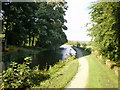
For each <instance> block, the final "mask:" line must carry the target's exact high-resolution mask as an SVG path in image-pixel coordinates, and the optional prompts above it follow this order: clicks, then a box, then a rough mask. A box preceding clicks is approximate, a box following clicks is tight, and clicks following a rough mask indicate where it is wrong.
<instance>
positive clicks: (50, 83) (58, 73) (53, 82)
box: [33, 58, 78, 89]
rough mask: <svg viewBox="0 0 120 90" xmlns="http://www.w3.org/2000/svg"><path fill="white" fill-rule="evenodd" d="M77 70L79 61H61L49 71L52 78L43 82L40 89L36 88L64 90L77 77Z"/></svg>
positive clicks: (71, 59)
mask: <svg viewBox="0 0 120 90" xmlns="http://www.w3.org/2000/svg"><path fill="white" fill-rule="evenodd" d="M77 69H78V60H77V59H74V60H73V58H70V59H68V60H66V61H59V62H58V63H57V64H55V65H54V66H53V67H50V69H49V70H48V71H47V73H49V74H50V78H49V79H47V80H45V81H42V82H41V83H40V87H35V88H64V87H65V86H66V85H67V84H68V82H70V81H71V79H72V78H73V77H74V76H75V74H76V72H77ZM33 89H34V88H33Z"/></svg>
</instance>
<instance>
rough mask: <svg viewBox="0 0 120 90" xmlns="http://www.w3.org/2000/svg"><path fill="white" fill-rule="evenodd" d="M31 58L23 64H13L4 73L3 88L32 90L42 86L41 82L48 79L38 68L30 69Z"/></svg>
mask: <svg viewBox="0 0 120 90" xmlns="http://www.w3.org/2000/svg"><path fill="white" fill-rule="evenodd" d="M31 60H32V59H31V57H26V58H25V59H24V63H23V64H17V63H15V62H12V63H11V68H8V69H7V70H6V71H3V73H2V74H3V75H2V88H9V89H13V88H14V89H16V88H22V89H26V88H31V87H33V86H35V85H38V84H40V81H41V80H43V79H45V78H46V77H48V76H49V75H48V74H44V73H42V72H40V70H38V67H35V68H34V69H30V67H29V65H30V63H31Z"/></svg>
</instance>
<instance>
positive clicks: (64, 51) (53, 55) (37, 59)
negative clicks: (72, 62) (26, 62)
mask: <svg viewBox="0 0 120 90" xmlns="http://www.w3.org/2000/svg"><path fill="white" fill-rule="evenodd" d="M75 55H76V51H75V50H74V49H73V48H72V47H71V46H66V45H63V46H61V47H60V48H59V50H56V51H55V50H46V51H43V52H40V53H38V54H35V55H32V63H31V66H30V67H31V68H33V67H34V66H38V65H39V69H44V68H46V69H49V65H54V64H55V63H56V62H58V61H59V60H65V59H66V57H67V56H75ZM19 60H21V59H19ZM22 61H23V60H22ZM3 64H4V69H6V67H9V62H5V63H3Z"/></svg>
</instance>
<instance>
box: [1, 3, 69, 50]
mask: <svg viewBox="0 0 120 90" xmlns="http://www.w3.org/2000/svg"><path fill="white" fill-rule="evenodd" d="M2 5H3V6H2V12H3V34H5V39H4V40H5V42H6V44H9V45H17V46H26V45H29V46H37V47H42V48H47V49H55V48H57V47H59V46H60V45H62V44H64V43H66V42H67V39H66V35H65V33H64V32H63V30H67V27H66V26H65V25H64V23H65V22H66V20H65V19H64V15H65V11H66V10H67V6H66V2H65V1H63V2H39V3H38V2H37V3H35V2H29V3H28V2H19V3H17V2H7V3H6V2H3V4H2Z"/></svg>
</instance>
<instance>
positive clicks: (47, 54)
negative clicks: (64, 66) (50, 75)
mask: <svg viewBox="0 0 120 90" xmlns="http://www.w3.org/2000/svg"><path fill="white" fill-rule="evenodd" d="M60 59H61V55H60V54H59V53H58V51H53V50H48V51H44V52H40V53H38V54H37V55H33V60H32V64H31V66H32V67H34V66H36V65H39V67H40V69H42V68H48V67H47V66H48V65H54V64H55V63H56V62H58V61H59V60H60Z"/></svg>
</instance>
